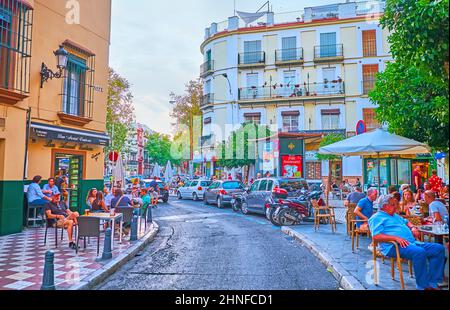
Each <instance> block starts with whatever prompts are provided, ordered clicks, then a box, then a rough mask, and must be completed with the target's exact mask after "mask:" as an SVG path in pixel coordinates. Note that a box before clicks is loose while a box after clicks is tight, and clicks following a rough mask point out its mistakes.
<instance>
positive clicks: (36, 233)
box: [0, 222, 158, 290]
mask: <svg viewBox="0 0 450 310" xmlns="http://www.w3.org/2000/svg"><path fill="white" fill-rule="evenodd" d="M143 226H144V225H142V227H141V228H142V229H141V231H140V232H139V234H138V240H137V241H135V242H130V241H129V238H128V237H127V238H126V239H123V240H122V243H121V244H119V241H118V240H114V250H113V258H112V259H110V260H107V261H100V262H96V259H97V238H91V240H90V244H86V246H87V247H86V249H84V248H83V245H84V244H83V241H82V240H81V239H80V249H79V250H78V255H77V254H75V250H72V249H70V248H69V247H68V241H67V233H66V232H64V239H63V241H61V240H58V247H57V248H55V243H54V240H55V239H54V238H55V237H54V230H53V229H51V230H49V231H48V236H47V245H46V246H44V235H45V228H30V229H27V230H25V231H24V232H22V233H19V234H14V235H9V236H4V237H0V290H39V289H40V288H41V284H42V274H43V270H44V258H45V253H46V252H47V251H53V252H54V253H55V260H54V266H55V269H54V270H55V272H54V275H55V285H56V289H59V290H61V289H62V290H65V289H85V288H87V287H89V286H90V285H92V284H94V282H95V281H98V280H99V279H101V278H103V277H105V276H107V275H110V274H111V273H113V272H114V271H115V270H116V269H117V268H118V267H119V266H120V265H122V264H123V263H125V262H126V261H128V260H129V259H131V258H132V257H134V256H135V255H136V253H137V252H138V251H139V250H141V249H142V248H143V247H144V246H145V245H146V244H148V243H149V242H151V241H152V240H153V238H154V236H155V235H156V233H157V232H158V225H157V224H156V223H155V222H153V224H152V225H149V226H148V227H147V231H144V227H143ZM59 232H60V230H59ZM58 235H59V236H60V234H58ZM104 236H105V235H104V234H102V235H101V238H100V254H99V258H101V256H102V252H103V241H104Z"/></svg>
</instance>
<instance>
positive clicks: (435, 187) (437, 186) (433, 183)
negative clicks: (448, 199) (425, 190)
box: [428, 170, 442, 195]
mask: <svg viewBox="0 0 450 310" xmlns="http://www.w3.org/2000/svg"><path fill="white" fill-rule="evenodd" d="M428 183H429V184H430V187H431V190H432V191H433V192H435V193H436V194H438V195H439V193H440V192H441V188H442V179H441V178H440V177H438V176H437V171H436V170H433V171H431V177H430V178H429V179H428Z"/></svg>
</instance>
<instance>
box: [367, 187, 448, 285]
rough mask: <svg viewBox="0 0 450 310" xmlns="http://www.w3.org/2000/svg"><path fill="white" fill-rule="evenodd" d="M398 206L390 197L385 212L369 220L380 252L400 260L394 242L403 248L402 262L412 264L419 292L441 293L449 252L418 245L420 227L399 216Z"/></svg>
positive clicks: (384, 203) (383, 204) (437, 246)
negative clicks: (397, 212)
mask: <svg viewBox="0 0 450 310" xmlns="http://www.w3.org/2000/svg"><path fill="white" fill-rule="evenodd" d="M396 207H397V202H396V201H395V199H394V197H393V196H388V197H386V198H384V199H383V201H382V202H381V210H380V211H379V212H377V213H375V214H374V215H373V216H372V217H371V218H370V219H369V228H370V231H371V233H372V236H373V240H374V241H375V242H378V243H380V251H381V253H382V254H383V255H385V256H387V257H394V258H395V257H396V251H395V247H394V245H393V244H392V243H391V241H394V242H396V243H397V244H398V245H399V252H400V257H401V258H406V259H409V260H411V261H412V263H413V266H414V273H415V278H416V287H417V289H418V290H424V289H425V290H439V287H438V283H440V282H442V281H443V275H444V267H445V248H444V247H443V246H442V245H441V244H438V243H425V242H420V241H417V240H418V239H419V236H420V233H419V230H418V229H417V227H415V226H414V225H413V224H411V223H410V222H408V220H406V219H404V218H402V217H401V216H400V215H398V214H396Z"/></svg>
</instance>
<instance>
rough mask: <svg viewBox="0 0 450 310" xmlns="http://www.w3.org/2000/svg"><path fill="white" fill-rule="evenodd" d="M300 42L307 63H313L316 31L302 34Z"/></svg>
mask: <svg viewBox="0 0 450 310" xmlns="http://www.w3.org/2000/svg"><path fill="white" fill-rule="evenodd" d="M300 40H301V43H302V47H303V53H304V54H303V55H304V59H305V61H313V59H314V45H316V31H315V30H310V31H302V32H301V34H300Z"/></svg>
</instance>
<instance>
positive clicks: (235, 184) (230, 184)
mask: <svg viewBox="0 0 450 310" xmlns="http://www.w3.org/2000/svg"><path fill="white" fill-rule="evenodd" d="M222 187H223V189H241V188H244V187H243V186H242V183H241V182H236V181H233V182H231V181H230V182H224V183H223V185H222Z"/></svg>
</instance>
